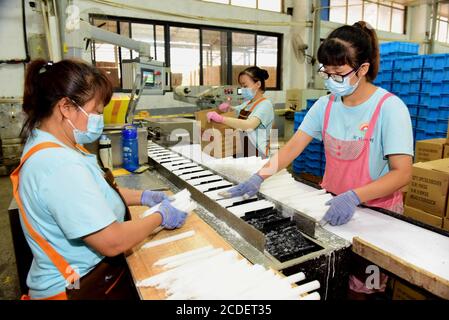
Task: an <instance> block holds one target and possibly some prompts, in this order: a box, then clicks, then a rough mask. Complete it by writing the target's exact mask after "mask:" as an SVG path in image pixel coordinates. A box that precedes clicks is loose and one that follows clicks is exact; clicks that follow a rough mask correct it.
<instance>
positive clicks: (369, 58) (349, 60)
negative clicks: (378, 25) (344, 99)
mask: <svg viewBox="0 0 449 320" xmlns="http://www.w3.org/2000/svg"><path fill="white" fill-rule="evenodd" d="M318 60H319V62H320V63H322V64H323V65H325V66H342V65H345V64H347V65H350V66H351V67H353V68H354V69H357V68H359V67H360V66H361V65H362V64H363V63H365V62H368V63H369V64H370V66H369V70H368V73H367V74H366V78H367V80H368V81H370V82H372V81H374V79H376V77H377V74H378V72H379V63H380V54H379V42H378V39H377V34H376V31H374V29H373V28H372V27H371V26H370V25H369V24H367V23H366V22H365V21H359V22H356V23H354V24H353V25H352V26H342V27H340V28H338V29H335V30H334V31H332V32H331V34H330V35H329V36H328V37H327V38H326V40H324V42H323V43H322V44H321V46H320V48H319V49H318Z"/></svg>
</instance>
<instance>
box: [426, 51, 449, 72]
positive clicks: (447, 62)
mask: <svg viewBox="0 0 449 320" xmlns="http://www.w3.org/2000/svg"><path fill="white" fill-rule="evenodd" d="M424 68H431V69H434V70H443V69H444V68H449V54H446V53H444V54H429V55H425V56H424Z"/></svg>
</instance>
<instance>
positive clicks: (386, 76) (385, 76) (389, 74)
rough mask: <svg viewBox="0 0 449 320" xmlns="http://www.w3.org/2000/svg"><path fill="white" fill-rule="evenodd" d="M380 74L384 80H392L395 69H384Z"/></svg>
mask: <svg viewBox="0 0 449 320" xmlns="http://www.w3.org/2000/svg"><path fill="white" fill-rule="evenodd" d="M379 75H381V78H380V80H381V81H382V82H383V81H392V80H394V79H393V75H394V73H393V71H382V72H380V73H379Z"/></svg>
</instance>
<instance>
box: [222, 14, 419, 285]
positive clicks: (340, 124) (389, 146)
mask: <svg viewBox="0 0 449 320" xmlns="http://www.w3.org/2000/svg"><path fill="white" fill-rule="evenodd" d="M318 60H319V61H320V63H321V64H322V66H321V67H320V69H319V70H318V72H319V75H320V76H321V77H323V78H324V79H325V81H326V82H325V84H326V86H327V88H328V90H329V91H330V92H331V94H330V95H327V96H324V97H321V98H320V99H319V100H318V101H317V102H316V103H315V104H314V105H313V107H312V108H311V109H310V111H309V112H308V113H307V115H306V117H305V119H304V121H303V122H302V123H301V126H300V127H299V129H298V131H297V132H296V134H295V135H294V137H293V138H292V139H290V141H288V143H287V144H286V145H285V146H284V147H283V148H282V149H280V150H279V152H278V153H277V154H276V155H275V156H273V157H272V158H271V159H270V161H269V162H268V163H267V165H266V166H265V167H264V168H262V169H261V170H260V171H259V172H258V173H257V174H255V175H253V176H252V177H251V178H250V179H249V180H248V181H245V182H243V183H241V184H240V185H238V186H236V187H234V188H231V189H229V190H228V191H227V192H225V193H224V194H223V195H224V196H231V197H235V196H241V195H246V196H253V195H254V194H256V193H257V191H258V190H259V188H260V185H261V183H262V182H263V181H264V179H266V178H268V177H269V176H271V175H273V174H274V173H276V172H277V171H279V170H281V169H283V168H285V167H287V166H288V164H289V163H291V162H292V161H293V159H295V158H296V157H297V156H299V155H300V154H301V153H302V151H303V150H304V149H305V148H306V147H307V145H308V144H309V143H310V142H311V141H312V139H313V138H316V139H319V140H323V142H324V149H325V154H326V169H325V173H324V177H323V182H322V184H321V186H322V187H323V188H324V189H326V190H327V191H329V192H332V193H334V194H335V195H336V197H334V198H333V199H332V200H330V201H329V202H328V203H327V205H329V209H328V210H327V212H326V214H325V216H324V221H325V222H329V223H330V224H331V225H333V226H336V225H343V224H346V223H348V222H349V221H350V220H351V218H352V217H353V215H354V212H355V211H356V208H357V206H358V205H360V204H362V203H364V204H367V205H368V206H373V207H380V208H384V209H388V210H391V211H394V212H398V213H402V211H403V200H402V193H401V192H400V189H401V188H402V187H404V186H406V185H407V184H408V183H409V182H410V180H411V172H412V160H413V159H412V158H413V132H412V125H411V119H410V114H409V112H408V109H407V106H406V105H405V104H404V102H402V100H401V99H400V98H398V97H396V96H394V95H393V94H391V93H389V92H388V91H387V90H385V89H383V88H379V87H376V86H375V85H374V84H373V81H374V79H375V78H376V76H377V73H378V70H379V44H378V41H377V35H376V32H375V31H374V29H373V28H372V27H370V26H369V25H368V24H366V23H365V22H363V21H360V22H357V23H355V24H354V25H352V26H349V25H347V26H342V27H340V28H338V29H336V30H334V31H332V32H331V33H330V35H329V36H328V37H327V38H326V39H325V40H324V41H323V43H322V44H321V46H320V48H319V50H318ZM362 219H363V218H362ZM365 270H366V269H363V271H362V272H361V274H363V272H365ZM365 276H366V275H365ZM350 279H351V280H350V288H351V290H352V291H353V292H355V293H357V294H358V293H362V294H365V293H368V294H369V293H373V292H375V290H374V289H371V288H368V287H367V286H366V281H365V279H363V277H361V276H351V278H350ZM385 279H386V277H384V278H383V280H385ZM382 284H383V286H381V287H380V288H378V289H379V290H381V291H382V290H384V289H385V281H382Z"/></svg>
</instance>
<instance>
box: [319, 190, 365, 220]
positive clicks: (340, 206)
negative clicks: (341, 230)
mask: <svg viewBox="0 0 449 320" xmlns="http://www.w3.org/2000/svg"><path fill="white" fill-rule="evenodd" d="M359 204H360V199H359V197H358V196H357V194H356V193H355V192H354V191H353V190H349V191H347V192H345V193H342V194H340V195H338V196H336V197H335V198H333V199H332V200H329V201H328V202H326V205H330V206H331V207H330V208H329V210H327V212H326V215H325V216H324V218H323V220H325V221H328V222H329V223H330V224H331V225H332V226H339V225H342V224H345V223H348V221H349V220H351V218H352V216H353V215H354V212H355V209H356V208H357V206H358V205H359Z"/></svg>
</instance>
